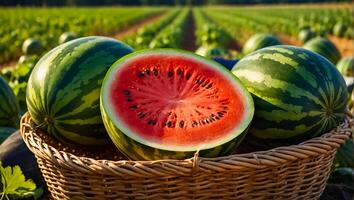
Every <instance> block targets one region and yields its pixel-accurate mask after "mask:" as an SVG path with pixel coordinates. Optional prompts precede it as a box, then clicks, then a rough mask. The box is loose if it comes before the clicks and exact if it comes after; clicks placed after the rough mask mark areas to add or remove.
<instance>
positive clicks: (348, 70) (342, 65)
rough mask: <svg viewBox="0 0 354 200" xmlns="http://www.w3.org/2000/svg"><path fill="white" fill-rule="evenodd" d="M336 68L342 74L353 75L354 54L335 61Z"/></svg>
mask: <svg viewBox="0 0 354 200" xmlns="http://www.w3.org/2000/svg"><path fill="white" fill-rule="evenodd" d="M337 69H338V71H339V72H340V73H341V74H342V75H343V76H349V77H354V56H351V57H345V58H342V59H341V60H340V61H339V62H338V63H337ZM353 79H354V78H353Z"/></svg>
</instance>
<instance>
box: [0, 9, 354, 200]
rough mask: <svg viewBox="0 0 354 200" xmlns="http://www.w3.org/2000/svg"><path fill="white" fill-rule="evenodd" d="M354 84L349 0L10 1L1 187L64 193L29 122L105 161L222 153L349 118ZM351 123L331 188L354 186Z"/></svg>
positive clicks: (17, 194) (324, 129) (0, 101)
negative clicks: (191, 2)
mask: <svg viewBox="0 0 354 200" xmlns="http://www.w3.org/2000/svg"><path fill="white" fill-rule="evenodd" d="M5 5H6V4H5ZM167 48H168V49H167ZM353 88H354V17H353V5H352V4H350V3H332V4H329V3H328V4H279V5H266V4H265V5H263V4H262V5H252V6H245V5H238V6H236V5H232V6H229V5H213V6H140V7H138V6H136V7H134V6H112V7H0V172H1V176H0V178H1V182H0V199H21V198H23V199H28V198H34V199H47V198H48V199H49V196H50V195H51V194H50V193H52V197H55V199H61V197H63V196H60V195H62V194H60V192H58V193H56V192H54V193H53V191H51V187H54V186H53V185H56V184H53V183H49V184H48V180H47V177H46V176H48V174H46V170H42V173H43V175H44V176H45V178H46V182H47V185H46V182H45V181H44V180H43V179H42V178H41V175H40V172H39V170H38V168H37V164H36V160H35V158H34V155H33V154H32V152H30V151H29V150H27V146H28V147H30V146H29V145H28V144H27V146H26V145H25V143H24V141H23V140H22V138H21V136H20V134H19V132H18V130H19V129H20V127H21V131H25V129H26V128H29V127H30V128H31V131H30V133H32V132H33V133H35V132H37V131H38V133H40V134H38V135H39V136H40V137H42V138H41V139H43V140H37V139H33V138H32V137H31V138H32V139H31V142H32V143H35V142H38V141H40V142H45V143H48V144H50V145H52V146H53V147H54V148H57V149H58V150H59V151H68V152H69V153H72V154H74V155H77V156H83V157H86V156H87V157H90V158H93V159H97V160H101V159H107V160H109V159H110V160H114V161H117V160H131V161H132V162H133V161H151V160H164V159H166V160H169V159H174V160H183V159H188V158H193V156H201V157H202V158H204V157H207V158H216V157H223V156H229V155H234V154H235V153H236V154H238V153H240V154H241V153H250V152H255V151H268V150H269V151H272V149H273V148H277V147H288V146H291V145H297V144H302V142H305V141H307V140H310V139H313V138H316V137H320V136H322V135H323V134H326V133H328V132H329V131H331V130H334V129H335V128H338V127H340V126H341V124H342V123H343V122H344V121H345V120H347V121H348V120H351V122H350V123H353V119H352V118H353V115H354V105H353V102H354V90H353ZM23 116H30V117H31V123H28V124H22V125H21V124H20V121H21V118H22V117H23ZM23 119H25V118H23ZM347 121H346V123H349V122H347ZM346 131H347V132H348V131H349V132H350V137H349V138H350V139H348V140H347V142H346V143H345V144H344V145H343V146H341V147H340V148H339V149H338V151H337V153H336V154H335V156H333V158H332V157H331V158H330V159H333V163H332V160H330V162H331V163H332V166H329V165H328V166H327V168H328V170H327V171H328V175H329V174H330V175H329V176H328V177H329V178H328V177H327V178H328V184H327V187H326V189H325V190H324V193H323V196H322V197H323V198H324V199H350V198H353V196H354V187H353V185H354V160H353V153H354V152H353V150H354V142H353V141H354V139H353V138H354V136H353V130H352V129H350V128H347V129H346ZM22 136H23V135H22ZM14 141H15V142H14ZM25 142H26V141H25ZM32 143H31V144H32ZM104 145H106V146H104ZM44 146H45V145H44ZM338 146H339V145H338ZM103 147H106V149H104V148H103ZM322 147H323V146H321V145H318V148H322ZM316 148H317V147H316ZM326 148H327V147H324V149H325V150H323V152H325V151H327V149H326ZM45 149H46V148H45ZM103 149H104V150H103ZM112 149H113V150H112ZM270 149H271V150H270ZM41 150H43V149H41ZM312 150H313V149H305V150H304V152H307V153H309V152H310V153H309V155H310V154H311V151H312ZM43 151H45V150H43ZM331 151H332V150H331ZM117 152H119V153H117ZM33 153H35V154H36V153H38V152H33ZM39 153H40V152H39ZM115 153H116V154H115ZM118 154H119V155H118ZM290 155H291V156H290V157H292V156H293V155H294V156H297V155H299V154H297V153H294V154H290ZM36 156H37V157H38V155H37V154H36ZM53 157H54V156H53ZM334 157H335V158H334ZM22 158H28V160H27V159H25V160H23V159H22ZM197 158H198V157H197ZM284 158H285V157H284ZM286 158H288V157H286ZM53 159H54V158H53ZM59 159H63V160H66V159H69V158H61V157H60V156H59ZM194 159H195V157H194ZM257 159H258V158H257ZM277 159H278V158H277ZM277 159H276V160H277ZM281 159H283V158H279V159H278V160H281ZM241 161H242V160H241ZM241 161H240V162H241ZM193 162H194V161H193ZM238 162H239V160H237V161H235V162H234V161H230V162H229V163H226V164H228V165H230V166H231V165H233V163H238ZM78 163H79V161H78ZM270 163H272V162H270ZM56 164H57V163H54V164H52V165H53V167H55V165H56ZM69 164H70V165H71V164H72V163H71V162H70V163H69ZM69 164H68V166H69ZM80 164H82V163H80ZM253 164H254V163H253ZM253 164H252V165H253ZM312 164H313V163H312ZM312 164H311V165H312ZM17 165H19V166H20V167H21V168H22V171H21V169H20V167H18V166H17ZM42 165H44V164H42ZM48 165H50V166H52V165H51V164H48ZM255 165H256V164H255ZM33 166H34V167H33ZM137 166H139V164H137ZM11 167H12V168H11ZM40 167H41V165H40ZM105 167H107V169H108V168H109V167H111V166H110V165H108V164H107V166H105ZM134 167H135V166H134ZM128 168H129V167H128ZM128 168H127V169H124V170H123V172H122V173H123V174H124V173H126V172H127V171H129V170H130V169H128ZM210 169H212V170H215V169H219V168H218V167H215V168H214V169H213V168H212V167H210ZM85 170H86V169H85ZM296 170H300V171H301V169H296ZM111 171H114V170H111ZM171 171H177V170H175V169H172V170H171ZM150 172H153V170H151V171H149V170H147V171H146V173H150ZM329 172H330V173H329ZM22 173H23V174H24V175H25V176H24V175H23V174H22ZM51 173H52V172H51ZM119 173H120V172H119ZM144 173H145V172H144ZM154 173H155V172H154ZM156 173H157V174H158V173H159V172H156ZM181 173H182V172H181ZM183 173H184V172H183ZM326 173H327V172H326ZM132 174H133V173H132ZM300 174H301V173H300ZM60 176H64V175H62V174H61V175H60ZM307 176H308V175H306V177H307ZM25 177H26V178H25ZM171 177H172V176H171ZM27 178H30V179H27ZM65 178H67V177H65ZM75 178H77V177H74V178H72V179H73V180H74V179H75ZM31 179H32V180H34V181H32V180H31ZM48 179H50V178H48ZM168 179H169V178H168ZM172 179H173V178H171V180H172ZM161 180H162V179H161ZM220 180H221V179H220ZM11 181H12V182H11ZM74 181H75V180H74ZM325 181H327V179H325ZM59 182H60V181H58V184H59ZM95 182H97V181H95ZM9 183H12V184H13V185H14V186H13V185H11V184H9ZM324 183H325V182H324ZM60 184H62V182H61V183H60ZM90 184H91V183H90ZM94 184H96V183H94ZM313 184H314V183H313ZM64 185H65V184H64ZM11 187H12V188H11ZM16 187H17V189H16ZM55 187H57V186H55ZM75 187H76V186H75ZM84 187H87V188H89V186H87V185H86V186H84ZM47 188H49V192H48V190H47ZM58 188H60V186H59V187H58ZM299 188H300V187H299ZM61 189H62V188H61ZM58 190H59V189H58ZM110 190H111V189H110ZM333 191H335V192H333ZM338 191H339V192H338ZM73 194H74V193H73ZM90 195H91V194H90ZM152 196H154V195H152ZM66 197H67V196H66ZM69 197H70V196H69ZM88 197H91V196H88ZM92 197H93V196H92ZM154 197H155V196H154ZM156 197H161V196H159V195H157V196H156ZM322 197H321V198H322ZM112 198H115V196H113V197H112ZM219 198H221V196H220V197H219ZM304 198H306V197H304ZM74 199H75V198H74ZM88 199H89V198H88ZM182 199H183V198H182Z"/></svg>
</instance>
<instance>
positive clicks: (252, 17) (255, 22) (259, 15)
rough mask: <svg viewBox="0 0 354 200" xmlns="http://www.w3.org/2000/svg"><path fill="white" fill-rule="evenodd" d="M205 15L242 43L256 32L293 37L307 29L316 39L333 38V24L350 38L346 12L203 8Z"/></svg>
mask: <svg viewBox="0 0 354 200" xmlns="http://www.w3.org/2000/svg"><path fill="white" fill-rule="evenodd" d="M204 11H205V13H208V15H209V16H210V17H211V18H212V19H214V20H215V21H217V22H218V24H219V25H220V26H222V27H224V28H225V29H226V30H228V32H231V33H233V37H235V38H238V40H244V38H245V36H248V35H249V34H253V33H257V32H273V33H284V34H288V35H293V36H296V35H297V34H298V33H299V31H300V30H301V29H304V28H308V29H311V30H312V31H314V32H316V33H317V34H318V35H327V34H334V32H333V30H334V27H335V25H336V24H337V23H342V24H343V25H344V26H345V27H346V30H345V32H344V33H343V34H341V35H338V36H340V37H347V38H353V28H352V27H353V23H354V22H353V18H352V16H351V11H350V9H346V8H344V9H343V8H341V9H334V8H325V9H324V8H321V9H315V8H312V9H305V8H292V9H289V8H282V7H277V8H267V9H264V8H258V9H255V8H251V9H250V8H248V9H246V8H238V7H231V8H224V7H222V8H204Z"/></svg>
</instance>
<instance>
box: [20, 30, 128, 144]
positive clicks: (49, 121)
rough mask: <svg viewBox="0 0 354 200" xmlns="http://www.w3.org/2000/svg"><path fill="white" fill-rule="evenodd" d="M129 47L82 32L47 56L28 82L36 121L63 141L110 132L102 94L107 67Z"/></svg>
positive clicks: (102, 138) (101, 138)
mask: <svg viewBox="0 0 354 200" xmlns="http://www.w3.org/2000/svg"><path fill="white" fill-rule="evenodd" d="M132 51H133V50H132V48H131V47H129V46H127V45H125V44H123V43H121V42H119V41H117V40H114V39H110V38H106V37H98V36H91V37H84V38H79V39H76V40H72V41H70V42H67V43H64V44H62V45H60V46H58V47H56V48H55V49H53V50H51V51H50V52H48V53H47V54H46V55H44V56H43V57H42V58H41V59H40V60H39V61H38V63H37V64H36V66H35V67H34V69H33V71H32V74H31V76H30V78H29V81H28V86H27V95H26V102H27V107H28V111H29V113H30V114H31V117H32V118H33V120H34V122H35V123H36V124H37V125H39V126H40V127H41V128H42V129H43V130H45V132H47V133H48V134H49V135H51V136H54V137H55V138H57V139H58V140H60V141H64V142H69V143H75V144H83V145H99V144H103V143H105V142H106V141H107V139H108V137H107V134H106V131H105V128H104V126H103V122H102V118H101V114H100V108H99V97H100V89H101V84H102V80H103V78H104V76H105V74H106V72H107V70H108V69H109V67H110V66H111V65H112V64H113V63H114V62H115V61H116V60H118V59H119V58H121V57H122V56H124V55H126V54H128V53H131V52H132Z"/></svg>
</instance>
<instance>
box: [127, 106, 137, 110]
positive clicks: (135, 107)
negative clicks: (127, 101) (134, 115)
mask: <svg viewBox="0 0 354 200" xmlns="http://www.w3.org/2000/svg"><path fill="white" fill-rule="evenodd" d="M129 108H130V109H131V110H135V109H137V108H138V106H136V105H132V106H130V107H129Z"/></svg>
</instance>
